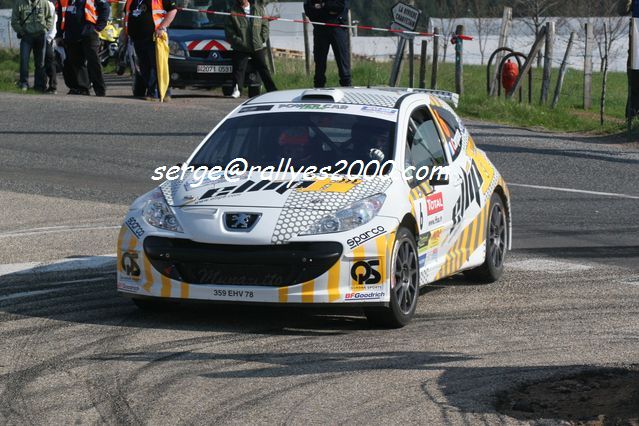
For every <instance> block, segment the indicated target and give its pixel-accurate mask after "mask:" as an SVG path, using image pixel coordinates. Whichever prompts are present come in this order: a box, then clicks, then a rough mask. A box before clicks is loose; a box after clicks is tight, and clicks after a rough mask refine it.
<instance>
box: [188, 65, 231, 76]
mask: <svg viewBox="0 0 639 426" xmlns="http://www.w3.org/2000/svg"><path fill="white" fill-rule="evenodd" d="M197 72H198V73H228V74H230V73H232V72H233V65H198V66H197Z"/></svg>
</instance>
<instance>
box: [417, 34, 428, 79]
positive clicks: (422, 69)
mask: <svg viewBox="0 0 639 426" xmlns="http://www.w3.org/2000/svg"><path fill="white" fill-rule="evenodd" d="M421 49H422V50H421V52H420V56H419V88H420V89H425V88H426V55H427V52H428V42H427V41H426V39H422V47H421Z"/></svg>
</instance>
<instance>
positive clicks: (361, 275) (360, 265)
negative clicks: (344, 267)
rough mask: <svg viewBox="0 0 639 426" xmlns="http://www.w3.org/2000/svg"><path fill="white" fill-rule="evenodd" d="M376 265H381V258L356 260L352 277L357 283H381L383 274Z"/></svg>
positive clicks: (352, 269)
mask: <svg viewBox="0 0 639 426" xmlns="http://www.w3.org/2000/svg"><path fill="white" fill-rule="evenodd" d="M376 266H379V260H377V259H375V260H360V261H359V262H355V263H354V264H353V267H352V268H351V278H353V280H354V281H356V282H357V284H360V285H361V284H379V283H380V281H381V280H382V276H381V274H380V273H379V271H378V270H377V269H375V267H376Z"/></svg>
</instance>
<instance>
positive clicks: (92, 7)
mask: <svg viewBox="0 0 639 426" xmlns="http://www.w3.org/2000/svg"><path fill="white" fill-rule="evenodd" d="M57 11H58V33H57V35H56V39H58V40H60V39H64V46H65V48H66V51H67V55H68V57H67V61H69V68H70V71H71V74H72V75H73V76H74V77H75V78H76V79H77V87H72V88H71V90H70V91H69V94H71V95H88V94H89V85H88V84H87V82H86V81H84V79H83V78H82V73H83V67H84V63H85V61H86V66H87V71H88V73H89V80H90V81H91V84H93V91H94V92H95V95H96V96H104V95H105V94H106V87H105V85H104V76H103V75H102V64H101V63H100V58H99V57H98V49H99V47H100V38H99V37H98V33H99V32H100V31H102V30H103V29H104V27H105V26H106V24H107V20H108V19H109V13H110V11H109V4H108V2H107V1H106V0H59V1H58V3H57Z"/></svg>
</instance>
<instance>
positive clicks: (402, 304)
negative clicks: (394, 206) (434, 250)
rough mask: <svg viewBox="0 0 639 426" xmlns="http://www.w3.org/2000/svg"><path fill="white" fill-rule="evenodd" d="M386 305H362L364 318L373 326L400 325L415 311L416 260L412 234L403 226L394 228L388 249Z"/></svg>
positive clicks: (405, 322)
mask: <svg viewBox="0 0 639 426" xmlns="http://www.w3.org/2000/svg"><path fill="white" fill-rule="evenodd" d="M390 274H391V277H390V279H391V289H390V304H389V306H388V307H387V308H386V307H385V308H366V310H365V313H366V318H368V321H369V322H371V323H372V324H374V325H380V326H384V327H392V328H400V327H403V326H405V325H406V324H408V323H409V322H410V320H411V319H412V318H413V315H414V314H415V309H416V307H417V298H418V297H419V261H418V259H417V244H415V237H414V236H413V234H412V233H411V232H410V231H409V230H408V229H407V228H404V227H400V228H399V229H398V230H397V237H396V239H395V245H394V247H393V251H392V257H391V265H390Z"/></svg>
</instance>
